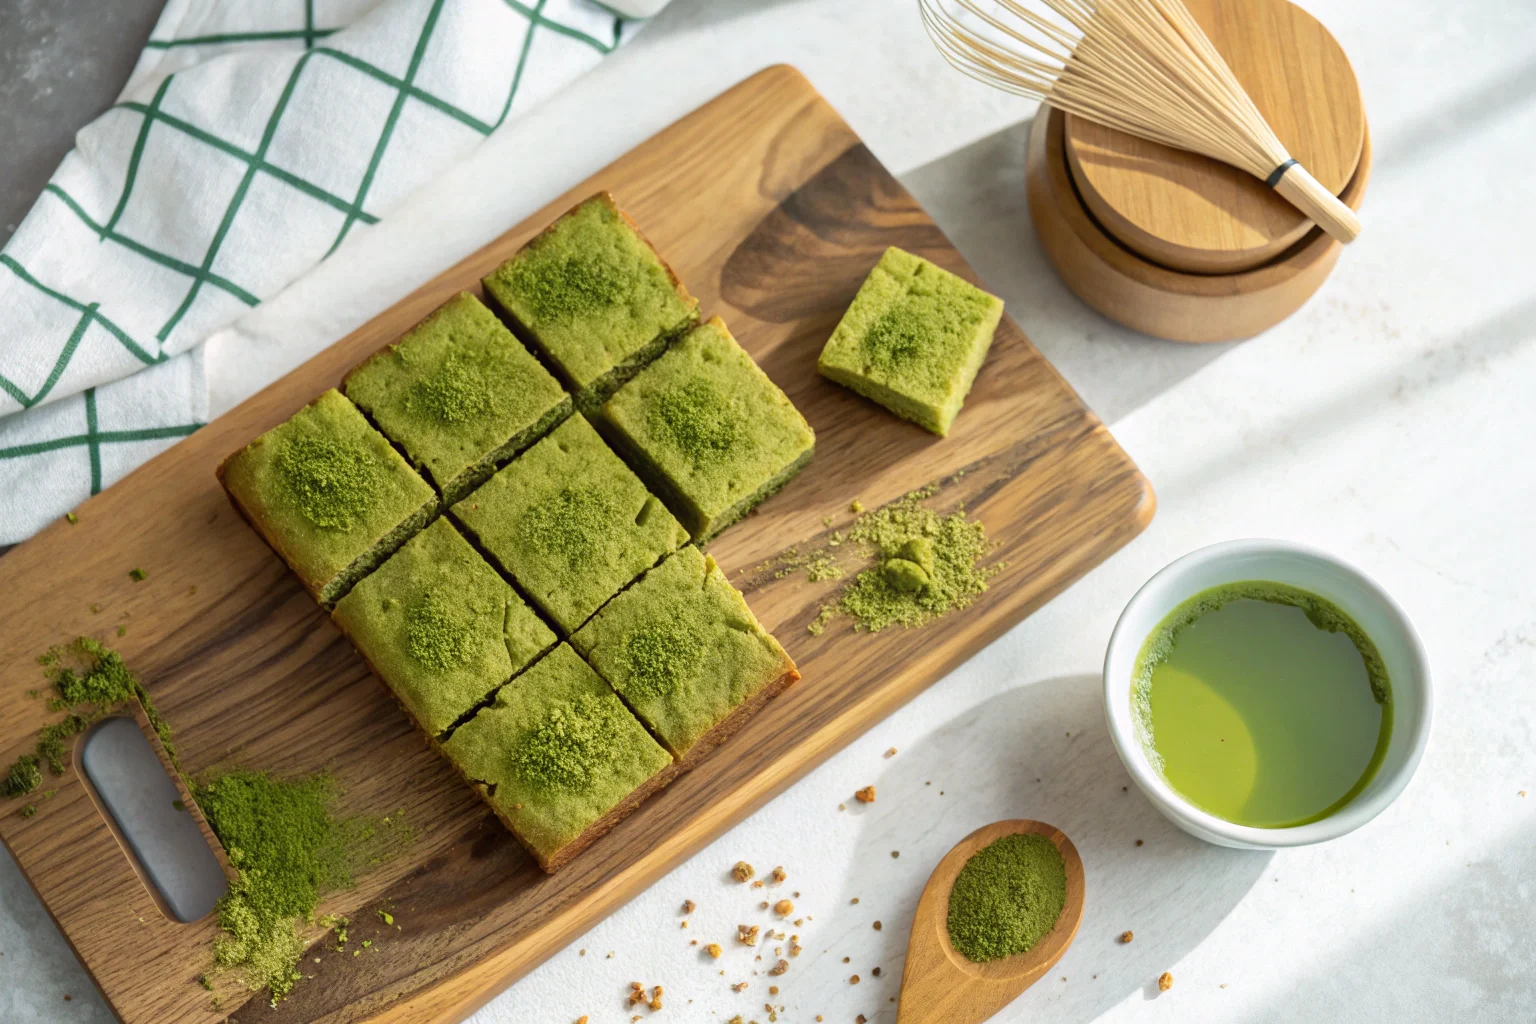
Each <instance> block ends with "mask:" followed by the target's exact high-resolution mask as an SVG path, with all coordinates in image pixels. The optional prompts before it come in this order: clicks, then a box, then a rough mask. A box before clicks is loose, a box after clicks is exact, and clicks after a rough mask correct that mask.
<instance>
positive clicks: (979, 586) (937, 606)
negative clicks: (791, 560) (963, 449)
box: [809, 487, 1002, 634]
mask: <svg viewBox="0 0 1536 1024" xmlns="http://www.w3.org/2000/svg"><path fill="white" fill-rule="evenodd" d="M935 493H937V488H936V487H927V488H924V489H922V490H918V491H913V492H911V493H910V494H908V495H906V496H905V497H904V498H902V499H901V500H900V501H897V502H895V503H893V504H890V505H887V506H885V507H884V508H880V509H876V510H875V511H873V512H868V513H864V514H863V515H860V516H859V518H858V519H856V520H854V523H853V526H852V527H851V528H849V530H848V531H847V535H846V537H845V536H843V535H842V534H833V538H832V541H831V544H832V545H833V546H840V545H841V544H843V543H846V542H847V541H852V542H854V543H857V544H861V545H863V546H864V548H865V550H866V552H867V553H868V554H870V555H872V556H873V557H874V558H875V564H874V565H872V566H870V567H869V568H867V569H864V570H863V571H861V572H860V573H859V574H858V575H857V576H855V577H854V578H853V579H852V580H851V581H850V582H849V583H848V584H847V585H846V586H845V587H843V589H842V592H841V593H840V594H839V595H838V597H837V599H836V600H835V601H834V602H832V603H831V604H829V605H826V606H824V607H823V608H822V610H821V614H820V615H818V616H817V617H816V619H815V620H814V621H813V622H812V623H811V625H810V631H811V633H813V634H820V633H821V632H822V631H823V630H824V629H825V628H826V625H827V623H828V622H829V621H831V620H832V619H833V618H834V617H835V616H837V615H847V616H849V617H850V618H852V619H853V620H854V622H855V623H856V624H857V627H858V628H859V629H864V630H868V631H870V632H872V633H873V632H879V631H880V630H882V629H887V628H889V627H891V626H921V625H923V624H925V623H927V622H930V621H931V620H933V619H936V618H938V617H939V616H941V615H944V614H946V613H947V612H951V611H954V610H956V609H960V608H964V607H966V606H968V605H969V604H970V603H971V602H973V601H974V600H976V598H977V597H978V596H979V595H981V594H982V593H983V592H984V591H985V590H986V589H987V581H988V580H989V579H991V578H992V577H993V576H995V575H996V574H997V573H998V572H999V571H1000V570H1001V569H1002V566H1001V565H990V566H982V565H981V564H980V563H981V559H982V556H983V555H985V554H986V552H987V531H986V528H985V527H984V526H982V524H981V523H980V522H977V521H976V520H973V519H971V518H969V517H968V516H967V515H966V513H965V509H964V508H959V509H956V510H955V511H953V512H951V513H949V514H948V515H940V514H939V513H937V512H935V511H933V510H932V509H930V508H927V507H926V506H924V505H923V504H922V502H923V501H924V500H925V499H927V498H930V497H932V496H933V495H934V494H935ZM818 554H819V553H818ZM824 561H825V560H823V562H824ZM809 564H810V571H811V573H812V579H813V580H814V579H815V578H816V577H817V576H818V575H821V577H822V578H835V575H834V574H832V573H830V572H827V571H826V570H825V566H823V567H822V570H821V571H820V572H819V573H818V570H817V566H818V565H820V564H822V563H819V562H818V561H817V560H816V559H815V558H813V559H812V560H811V562H810V563H809Z"/></svg>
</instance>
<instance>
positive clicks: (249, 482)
mask: <svg viewBox="0 0 1536 1024" xmlns="http://www.w3.org/2000/svg"><path fill="white" fill-rule="evenodd" d="M218 476H219V480H220V481H221V482H222V483H223V484H224V489H225V490H226V491H228V492H229V497H230V500H232V501H233V502H234V504H235V508H236V509H238V510H239V511H240V514H241V515H243V516H244V517H245V518H246V520H247V521H248V522H249V523H250V524H251V526H253V527H254V528H255V529H256V532H257V533H259V534H261V536H262V538H263V539H265V540H266V542H267V543H268V544H270V545H272V549H273V550H274V551H276V552H277V553H278V555H280V556H281V557H282V559H283V561H285V562H287V563H288V567H289V568H290V569H292V570H293V571H294V572H295V573H296V574H297V575H298V577H299V579H300V580H302V581H303V583H304V588H305V589H306V590H308V591H309V592H310V593H311V594H312V595H314V597H315V600H317V601H319V602H320V603H321V604H322V605H324V606H325V607H326V608H329V607H331V606H332V605H333V604H335V603H336V601H337V599H338V598H340V597H341V596H342V595H343V594H345V593H346V592H347V591H348V590H350V589H351V588H352V585H353V584H354V583H356V582H357V581H358V580H359V579H361V578H362V577H363V576H365V575H367V574H368V573H369V572H371V571H372V570H373V568H374V566H376V565H378V564H379V563H380V562H382V561H383V560H384V559H385V558H387V557H389V554H390V553H391V552H392V551H394V550H395V549H396V548H398V547H399V546H400V545H401V544H403V543H405V541H406V539H407V538H409V537H410V536H411V535H412V534H414V533H415V532H416V531H417V530H420V529H421V528H422V527H423V526H425V525H426V524H427V523H428V522H430V521H431V519H432V517H433V516H434V515H436V513H437V509H438V502H437V495H435V494H434V493H433V492H432V488H431V487H430V486H428V485H427V482H426V481H425V480H423V479H422V478H421V477H419V476H417V475H416V472H415V470H413V469H411V467H410V466H409V465H407V464H406V461H405V460H404V459H402V458H401V457H400V453H399V452H397V451H395V449H394V448H392V447H390V444H389V442H388V441H386V440H385V439H384V435H382V434H380V433H379V432H378V431H377V430H374V429H373V427H372V426H370V425H369V423H368V421H367V420H366V419H365V418H364V417H363V414H362V413H360V412H358V411H357V408H356V407H355V406H353V404H352V403H351V402H349V401H348V400H347V399H346V397H345V396H344V395H342V393H341V392H339V391H337V390H335V389H334V388H333V389H332V390H330V391H327V392H326V393H325V394H323V395H321V396H320V397H319V398H317V399H315V400H314V401H313V402H312V403H310V404H309V405H308V406H306V407H305V408H304V409H302V410H300V411H299V412H298V413H297V414H295V415H294V417H293V418H292V419H290V420H289V421H288V422H286V423H283V424H281V425H279V426H276V427H273V428H272V429H271V430H269V431H267V432H266V433H265V434H262V435H261V436H260V437H258V438H257V439H256V440H254V441H252V442H251V443H250V444H248V445H246V446H245V447H244V448H242V449H240V450H239V451H238V452H235V453H234V454H233V455H231V456H230V457H229V458H227V459H225V460H224V463H223V465H221V466H220V467H219V469H218Z"/></svg>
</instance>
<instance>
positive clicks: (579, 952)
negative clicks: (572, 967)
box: [576, 949, 587, 956]
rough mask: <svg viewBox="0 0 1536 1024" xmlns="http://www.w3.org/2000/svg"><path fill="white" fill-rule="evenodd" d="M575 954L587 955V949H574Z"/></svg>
mask: <svg viewBox="0 0 1536 1024" xmlns="http://www.w3.org/2000/svg"><path fill="white" fill-rule="evenodd" d="M576 955H577V956H586V955H587V951H586V950H584V949H581V950H577V951H576Z"/></svg>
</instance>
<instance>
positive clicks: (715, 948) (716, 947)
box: [704, 942, 725, 960]
mask: <svg viewBox="0 0 1536 1024" xmlns="http://www.w3.org/2000/svg"><path fill="white" fill-rule="evenodd" d="M704 952H706V953H708V954H709V955H710V956H711V957H713V958H714V959H716V960H719V959H720V955H721V954H722V953H724V952H725V951H724V950H723V949H721V948H720V943H718V942H711V943H710V944H709V945H707V946H705V947H704Z"/></svg>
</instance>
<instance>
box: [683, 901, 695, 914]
mask: <svg viewBox="0 0 1536 1024" xmlns="http://www.w3.org/2000/svg"><path fill="white" fill-rule="evenodd" d="M698 906H699V905H698V904H697V903H695V902H693V900H683V913H685V914H691V913H693V912H694V911H695V910H697V909H698Z"/></svg>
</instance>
